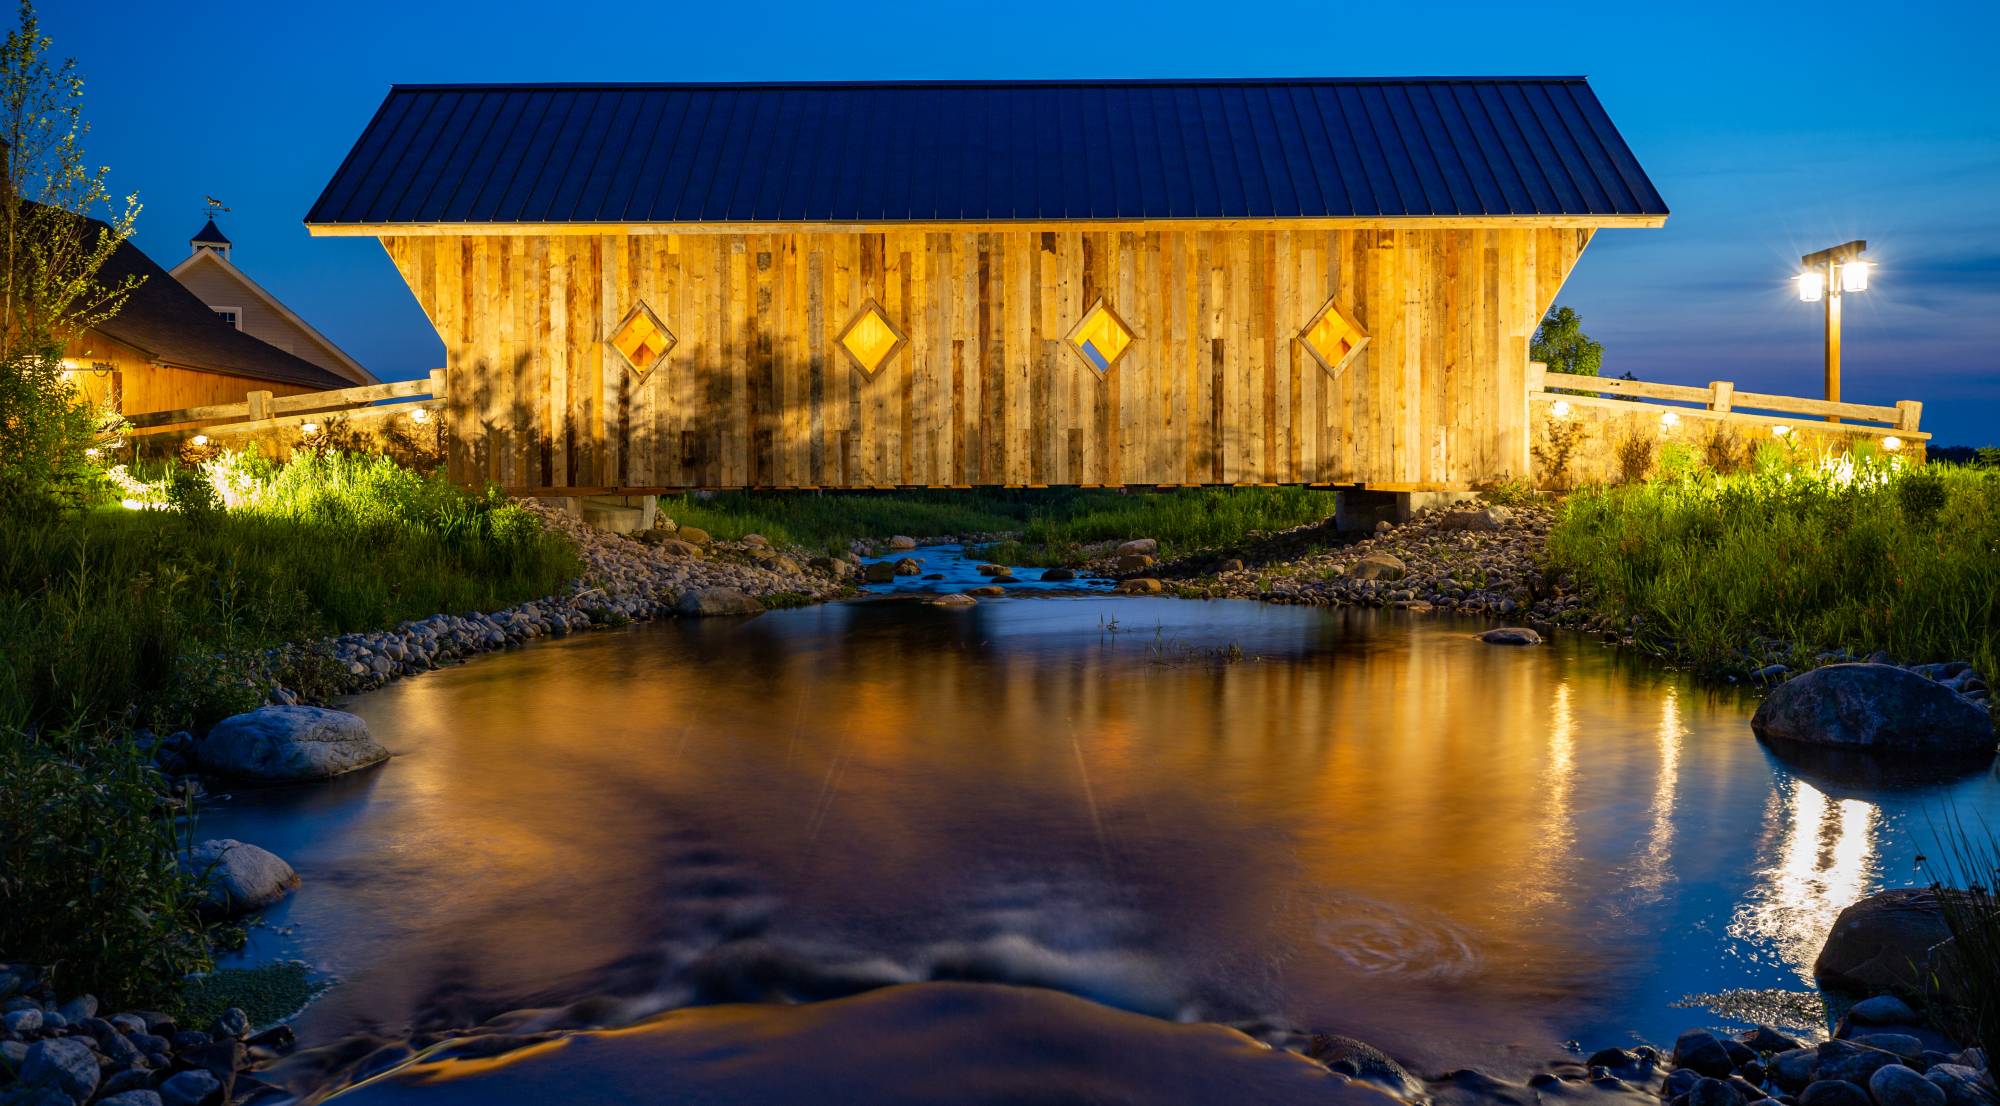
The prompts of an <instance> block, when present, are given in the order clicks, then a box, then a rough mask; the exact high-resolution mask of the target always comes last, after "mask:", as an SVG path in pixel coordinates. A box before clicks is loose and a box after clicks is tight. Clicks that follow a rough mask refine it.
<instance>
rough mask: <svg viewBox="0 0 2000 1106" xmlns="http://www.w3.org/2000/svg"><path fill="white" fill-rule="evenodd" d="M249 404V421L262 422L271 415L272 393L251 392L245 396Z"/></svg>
mask: <svg viewBox="0 0 2000 1106" xmlns="http://www.w3.org/2000/svg"><path fill="white" fill-rule="evenodd" d="M243 399H244V401H245V402H246V403H248V404H249V407H250V410H249V419H248V420H247V421H249V422H261V421H263V420H264V419H268V418H270V417H271V393H269V392H251V393H250V394H249V395H247V396H244V397H243Z"/></svg>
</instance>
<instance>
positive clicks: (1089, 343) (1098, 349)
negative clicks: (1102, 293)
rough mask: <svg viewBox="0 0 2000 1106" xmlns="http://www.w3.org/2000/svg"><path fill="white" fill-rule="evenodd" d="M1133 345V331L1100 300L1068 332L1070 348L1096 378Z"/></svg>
mask: <svg viewBox="0 0 2000 1106" xmlns="http://www.w3.org/2000/svg"><path fill="white" fill-rule="evenodd" d="M1132 342H1133V336H1132V328H1131V327H1129V326H1126V325H1125V320H1123V319H1121V318H1119V317H1118V315H1117V313H1116V312H1114V311H1112V310H1111V308H1110V307H1109V306H1108V305H1106V304H1105V302H1104V301H1103V300H1098V301H1097V302H1096V303H1094V304H1091V305H1090V310H1088V311H1086V312H1084V313H1083V321H1082V322H1080V323H1078V324H1076V329H1075V330H1072V331H1070V332H1069V348H1071V349H1073V350H1075V351H1076V355H1077V356H1078V357H1081V358H1083V363H1084V364H1086V365H1089V366H1090V371H1092V372H1094V373H1096V374H1097V375H1099V376H1103V375H1104V374H1105V373H1108V372H1110V371H1111V366H1113V365H1116V364H1117V363H1118V359H1119V358H1120V357H1123V356H1124V355H1125V351H1126V350H1128V349H1131V348H1132Z"/></svg>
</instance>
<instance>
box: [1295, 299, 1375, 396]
mask: <svg viewBox="0 0 2000 1106" xmlns="http://www.w3.org/2000/svg"><path fill="white" fill-rule="evenodd" d="M1299 341H1301V342H1304V343H1305V346H1306V350H1307V351H1308V352H1310V353H1311V354H1312V355H1313V358H1314V359H1315V360H1317V361H1318V362H1319V363H1320V367H1321V368H1323V369H1325V370H1326V371H1327V372H1330V373H1332V374H1333V375H1334V377H1335V378H1336V379H1338V378H1339V376H1340V374H1341V373H1342V372H1343V371H1345V370H1346V368H1347V366H1348V364H1349V363H1350V362H1352V361H1353V360H1354V358H1355V357H1356V356H1357V355H1358V354H1360V352H1361V348H1362V347H1363V346H1365V345H1367V344H1368V332H1367V331H1365V330H1363V329H1361V324H1360V323H1358V322H1355V321H1354V316H1352V315H1349V314H1348V313H1347V311H1346V310H1345V309H1344V308H1342V307H1341V306H1340V304H1338V303H1335V302H1334V301H1333V300H1331V299H1329V300H1327V301H1326V306H1325V307H1322V308H1320V309H1319V314H1318V315H1316V316H1314V317H1313V321H1312V324H1311V325H1309V326H1307V327H1306V328H1305V329H1304V330H1303V331H1300V332H1299Z"/></svg>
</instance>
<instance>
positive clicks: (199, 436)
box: [189, 434, 208, 446]
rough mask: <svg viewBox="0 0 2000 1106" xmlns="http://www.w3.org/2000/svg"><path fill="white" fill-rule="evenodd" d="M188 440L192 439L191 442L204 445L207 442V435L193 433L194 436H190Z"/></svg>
mask: <svg viewBox="0 0 2000 1106" xmlns="http://www.w3.org/2000/svg"><path fill="white" fill-rule="evenodd" d="M189 440H190V441H192V442H194V444H195V445H197V446H204V445H207V444H208V435H206V434H196V435H195V436H194V437H193V438H191V439H189Z"/></svg>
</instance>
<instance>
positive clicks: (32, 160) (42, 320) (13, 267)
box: [0, 0, 139, 514]
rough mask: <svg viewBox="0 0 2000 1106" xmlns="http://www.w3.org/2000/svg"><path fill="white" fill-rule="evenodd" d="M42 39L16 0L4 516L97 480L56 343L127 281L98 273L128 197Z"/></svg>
mask: <svg viewBox="0 0 2000 1106" xmlns="http://www.w3.org/2000/svg"><path fill="white" fill-rule="evenodd" d="M49 46H50V42H49V39H48V37H47V36H45V35H43V34H42V33H41V25H40V22H39V21H38V20H37V19H36V17H35V8H34V5H33V4H32V3H31V2H29V0H22V3H21V24H20V26H19V27H17V28H15V29H14V30H13V31H11V32H9V33H8V35H7V37H6V38H5V40H4V41H0V141H4V142H5V143H6V148H5V149H4V150H0V158H4V168H5V176H6V181H5V184H4V185H0V189H4V194H0V512H4V513H10V514H12V513H19V512H21V511H32V510H37V509H43V510H45V509H51V508H60V507H64V506H71V505H74V504H76V503H78V502H80V501H81V500H82V499H83V498H85V497H87V495H88V494H89V492H90V489H91V488H92V487H93V486H94V485H96V484H97V483H98V482H99V480H100V479H101V474H99V473H97V471H96V466H95V465H93V464H92V463H91V462H90V459H89V456H88V455H87V453H86V451H87V450H89V449H90V447H91V442H92V438H93V437H94V435H95V432H96V429H97V426H98V422H99V420H98V419H97V417H96V416H95V414H94V413H93V412H92V411H91V410H90V408H89V405H88V404H87V402H86V401H85V400H84V399H83V397H81V396H80V395H79V394H78V393H77V391H76V388H75V386H74V384H73V383H72V382H71V380H70V379H69V377H68V375H67V374H66V373H65V372H64V369H63V363H62V359H63V351H64V347H65V345H66V344H67V343H68V342H70V341H71V340H73V339H74V338H76V337H77V336H79V335H80V334H82V333H83V332H84V331H85V330H87V329H88V328H90V327H92V326H95V325H97V324H98V323H101V322H103V321H104V320H106V319H108V318H110V317H111V316H112V315H114V314H116V313H117V312H118V309H119V308H120V307H122V306H123V305H124V303H125V300H126V298H127V297H129V296H130V295H131V294H132V290H133V289H134V288H135V287H137V286H138V279H137V278H126V279H122V280H100V279H99V273H100V272H101V271H102V270H103V268H104V264H105V262H107V261H109V260H110V259H111V255H112V253H113V252H114V251H116V250H117V249H118V247H119V246H120V245H121V244H122V243H123V242H124V241H125V240H126V239H127V238H129V237H131V235H132V224H133V222H134V221H135V220H136V219H137V218H138V215H139V204H138V199H137V197H133V196H128V197H126V199H125V201H124V203H123V204H122V205H120V206H119V207H118V208H117V209H115V210H114V208H113V205H112V202H111V196H110V193H109V191H108V190H107V189H106V188H105V184H104V182H105V177H106V174H107V173H108V172H109V170H108V169H107V168H106V167H104V166H97V167H95V168H93V167H92V166H90V165H89V164H88V163H87V162H86V161H85V160H84V153H83V138H84V136H85V135H87V134H88V133H89V132H90V125H89V124H88V123H86V122H85V121H84V118H83V78H82V77H81V76H80V75H78V73H77V71H76V61H75V59H73V58H71V59H66V60H64V61H62V62H60V63H57V62H52V61H51V60H50V58H49ZM100 211H101V212H102V213H103V214H104V215H105V216H106V218H104V219H102V220H99V219H96V218H92V214H93V213H94V212H100Z"/></svg>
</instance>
